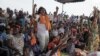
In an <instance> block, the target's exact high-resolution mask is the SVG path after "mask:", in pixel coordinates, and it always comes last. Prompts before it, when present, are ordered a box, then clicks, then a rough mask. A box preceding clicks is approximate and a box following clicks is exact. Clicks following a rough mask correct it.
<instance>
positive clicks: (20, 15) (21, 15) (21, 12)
mask: <svg viewBox="0 0 100 56" xmlns="http://www.w3.org/2000/svg"><path fill="white" fill-rule="evenodd" d="M18 17H19V18H23V17H24V14H23V11H21V10H20V11H19V12H18Z"/></svg>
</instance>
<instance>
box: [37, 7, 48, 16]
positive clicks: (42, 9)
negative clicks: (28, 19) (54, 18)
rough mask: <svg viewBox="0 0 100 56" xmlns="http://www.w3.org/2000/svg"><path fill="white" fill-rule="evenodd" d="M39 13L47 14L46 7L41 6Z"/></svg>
mask: <svg viewBox="0 0 100 56" xmlns="http://www.w3.org/2000/svg"><path fill="white" fill-rule="evenodd" d="M37 14H41V15H47V12H46V10H45V8H43V7H40V8H39V10H38V13H37Z"/></svg>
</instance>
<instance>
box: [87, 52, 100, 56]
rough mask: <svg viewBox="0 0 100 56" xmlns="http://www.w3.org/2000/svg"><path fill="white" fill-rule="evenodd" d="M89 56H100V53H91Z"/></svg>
mask: <svg viewBox="0 0 100 56" xmlns="http://www.w3.org/2000/svg"><path fill="white" fill-rule="evenodd" d="M87 56H100V52H99V51H96V52H91V53H89V54H88V55H87Z"/></svg>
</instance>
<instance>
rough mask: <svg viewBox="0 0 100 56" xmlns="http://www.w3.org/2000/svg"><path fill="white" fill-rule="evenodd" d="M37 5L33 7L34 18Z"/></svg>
mask: <svg viewBox="0 0 100 56" xmlns="http://www.w3.org/2000/svg"><path fill="white" fill-rule="evenodd" d="M36 6H37V5H36V4H34V5H33V12H32V17H35V9H36Z"/></svg>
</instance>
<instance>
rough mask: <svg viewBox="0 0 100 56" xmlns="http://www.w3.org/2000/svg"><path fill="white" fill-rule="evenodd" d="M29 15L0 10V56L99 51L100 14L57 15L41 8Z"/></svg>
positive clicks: (80, 54) (86, 54)
mask: <svg viewBox="0 0 100 56" xmlns="http://www.w3.org/2000/svg"><path fill="white" fill-rule="evenodd" d="M36 7H37V5H36V4H34V6H33V13H32V15H29V13H28V12H24V11H23V10H16V9H15V10H11V9H10V8H7V9H6V10H3V9H2V8H0V56H62V55H63V53H65V54H66V56H89V55H90V54H89V53H90V52H94V51H99V50H100V46H99V44H100V42H99V41H100V40H99V37H100V11H99V10H98V9H97V8H96V7H94V8H93V9H94V10H93V12H92V14H91V16H85V15H81V16H80V15H79V16H75V15H72V16H70V17H69V16H68V15H65V14H64V13H61V14H58V11H59V8H58V7H56V9H55V11H54V12H52V13H47V12H46V9H45V8H44V7H40V8H39V9H38V10H36Z"/></svg>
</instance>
